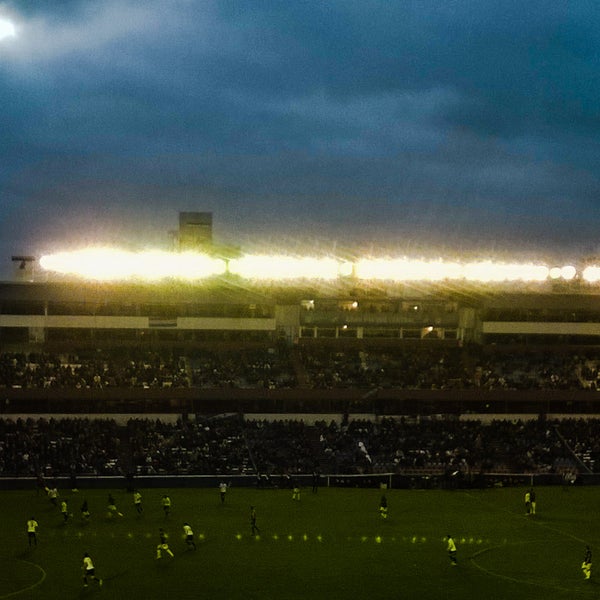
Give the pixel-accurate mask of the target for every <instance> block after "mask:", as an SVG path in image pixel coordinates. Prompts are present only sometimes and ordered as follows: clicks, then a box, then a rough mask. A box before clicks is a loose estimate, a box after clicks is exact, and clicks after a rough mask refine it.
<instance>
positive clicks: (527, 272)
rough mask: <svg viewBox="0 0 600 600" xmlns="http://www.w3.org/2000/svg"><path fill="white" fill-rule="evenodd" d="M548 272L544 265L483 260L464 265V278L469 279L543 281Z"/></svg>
mask: <svg viewBox="0 0 600 600" xmlns="http://www.w3.org/2000/svg"><path fill="white" fill-rule="evenodd" d="M548 274H549V269H548V267H546V266H544V265H533V264H516V263H493V262H492V261H483V262H476V263H468V264H466V265H465V266H464V275H465V279H467V280H469V281H480V282H501V281H545V280H546V279H548Z"/></svg>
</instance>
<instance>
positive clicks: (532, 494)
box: [529, 488, 536, 515]
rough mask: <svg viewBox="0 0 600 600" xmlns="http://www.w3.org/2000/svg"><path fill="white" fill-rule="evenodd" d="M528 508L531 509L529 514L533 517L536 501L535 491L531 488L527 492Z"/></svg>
mask: <svg viewBox="0 0 600 600" xmlns="http://www.w3.org/2000/svg"><path fill="white" fill-rule="evenodd" d="M529 506H530V507H531V514H532V515H535V507H536V501H535V490H534V489H533V488H531V489H530V490H529Z"/></svg>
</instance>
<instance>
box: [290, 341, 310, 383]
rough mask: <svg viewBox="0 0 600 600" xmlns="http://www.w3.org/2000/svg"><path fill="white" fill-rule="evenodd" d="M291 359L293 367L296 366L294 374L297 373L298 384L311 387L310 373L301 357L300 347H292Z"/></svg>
mask: <svg viewBox="0 0 600 600" xmlns="http://www.w3.org/2000/svg"><path fill="white" fill-rule="evenodd" d="M290 360H291V362H292V367H293V368H294V374H295V375H296V382H297V386H298V387H299V388H307V387H309V378H308V374H307V372H306V368H305V367H304V364H303V363H302V359H301V358H300V351H299V350H298V348H292V350H291V352H290Z"/></svg>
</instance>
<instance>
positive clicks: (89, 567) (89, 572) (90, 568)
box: [81, 552, 102, 587]
mask: <svg viewBox="0 0 600 600" xmlns="http://www.w3.org/2000/svg"><path fill="white" fill-rule="evenodd" d="M81 570H82V571H83V587H87V586H88V577H89V578H90V579H91V580H92V581H95V582H96V583H97V584H98V585H99V586H100V587H102V579H100V578H99V577H96V571H95V569H94V563H93V562H92V559H91V558H90V555H89V554H88V553H87V552H86V553H85V554H84V555H83V565H82V567H81Z"/></svg>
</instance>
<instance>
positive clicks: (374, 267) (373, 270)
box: [355, 258, 462, 281]
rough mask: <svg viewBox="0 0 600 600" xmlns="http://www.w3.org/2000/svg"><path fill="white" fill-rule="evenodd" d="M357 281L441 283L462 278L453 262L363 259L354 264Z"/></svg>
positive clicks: (459, 268)
mask: <svg viewBox="0 0 600 600" xmlns="http://www.w3.org/2000/svg"><path fill="white" fill-rule="evenodd" d="M355 269H356V276H357V277H358V278H359V279H380V280H388V281H443V280H445V279H460V278H462V268H461V266H460V265H459V264H457V263H453V262H443V261H441V260H437V261H425V260H411V259H408V258H396V259H383V258H375V259H364V260H359V261H358V262H357V263H356V267H355Z"/></svg>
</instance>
